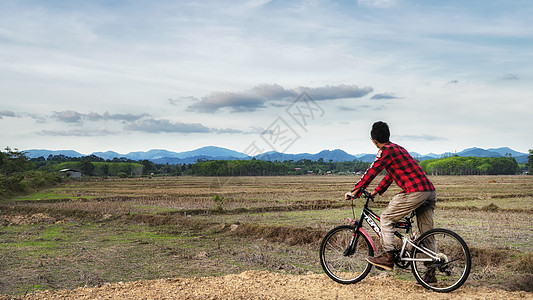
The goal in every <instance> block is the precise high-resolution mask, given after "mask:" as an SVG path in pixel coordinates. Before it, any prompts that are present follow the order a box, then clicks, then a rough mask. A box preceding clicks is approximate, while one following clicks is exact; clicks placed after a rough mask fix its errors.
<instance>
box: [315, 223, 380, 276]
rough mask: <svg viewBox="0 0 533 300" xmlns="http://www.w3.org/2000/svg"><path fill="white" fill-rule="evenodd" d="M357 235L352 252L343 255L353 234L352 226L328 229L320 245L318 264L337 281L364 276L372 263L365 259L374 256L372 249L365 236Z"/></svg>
mask: <svg viewBox="0 0 533 300" xmlns="http://www.w3.org/2000/svg"><path fill="white" fill-rule="evenodd" d="M356 234H357V235H358V239H357V246H356V248H355V251H354V253H353V254H350V255H345V251H346V249H347V248H348V247H349V246H350V241H351V239H352V237H353V235H354V227H353V226H349V225H343V226H339V227H335V228H333V229H332V230H330V231H329V232H328V233H327V234H326V236H325V237H324V239H323V240H322V244H321V245H320V264H321V265H322V269H324V272H326V274H327V275H328V276H329V277H330V278H331V279H333V280H335V281H336V282H338V283H343V284H350V283H356V282H358V281H360V280H361V279H363V278H365V277H366V275H368V272H370V269H371V268H372V265H371V264H369V263H368V262H367V261H366V258H367V257H368V256H374V249H372V246H371V244H370V241H369V240H368V239H367V237H366V236H364V235H363V234H360V233H359V232H357V233H356Z"/></svg>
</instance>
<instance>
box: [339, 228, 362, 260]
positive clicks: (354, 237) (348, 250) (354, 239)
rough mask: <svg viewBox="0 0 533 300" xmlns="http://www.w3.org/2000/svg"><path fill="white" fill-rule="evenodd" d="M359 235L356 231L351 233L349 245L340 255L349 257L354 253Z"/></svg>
mask: <svg viewBox="0 0 533 300" xmlns="http://www.w3.org/2000/svg"><path fill="white" fill-rule="evenodd" d="M359 234H360V233H359V232H358V231H357V230H354V231H353V235H352V238H351V239H350V244H349V245H348V247H347V248H346V249H345V250H344V253H343V254H342V255H344V256H350V255H352V254H354V253H355V248H356V247H357V241H358V240H359Z"/></svg>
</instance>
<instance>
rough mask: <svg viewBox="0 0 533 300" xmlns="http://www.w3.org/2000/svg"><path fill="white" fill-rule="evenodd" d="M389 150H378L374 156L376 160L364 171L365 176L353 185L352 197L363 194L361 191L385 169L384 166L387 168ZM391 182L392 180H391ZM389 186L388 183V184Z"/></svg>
mask: <svg viewBox="0 0 533 300" xmlns="http://www.w3.org/2000/svg"><path fill="white" fill-rule="evenodd" d="M388 153H389V150H388V149H386V148H385V149H384V150H381V149H380V150H379V151H378V154H377V155H376V160H374V162H373V163H372V165H370V168H368V170H366V172H365V174H363V176H362V177H361V179H360V180H359V181H358V182H357V183H356V184H355V187H354V189H353V190H352V195H353V196H354V197H356V198H357V197H359V196H361V194H362V193H363V190H364V189H365V188H366V187H367V186H368V185H369V184H370V183H371V182H372V180H374V178H375V177H376V176H377V175H378V174H379V173H380V172H381V171H383V169H385V166H387V160H388V159H387V158H388V155H387V154H388ZM391 180H392V178H391ZM389 185H390V183H389Z"/></svg>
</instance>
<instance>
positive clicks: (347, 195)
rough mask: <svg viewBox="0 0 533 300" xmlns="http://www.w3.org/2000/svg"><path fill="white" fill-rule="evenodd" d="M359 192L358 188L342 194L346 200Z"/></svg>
mask: <svg viewBox="0 0 533 300" xmlns="http://www.w3.org/2000/svg"><path fill="white" fill-rule="evenodd" d="M358 192H359V190H358V189H357V190H355V191H352V192H348V193H346V194H345V195H344V197H345V198H346V200H350V199H352V198H355V195H357V193H358Z"/></svg>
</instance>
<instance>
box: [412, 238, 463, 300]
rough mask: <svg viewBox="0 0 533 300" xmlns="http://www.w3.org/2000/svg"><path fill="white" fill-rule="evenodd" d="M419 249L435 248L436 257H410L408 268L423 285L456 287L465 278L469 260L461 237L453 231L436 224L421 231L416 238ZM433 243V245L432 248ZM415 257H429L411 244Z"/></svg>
mask: <svg viewBox="0 0 533 300" xmlns="http://www.w3.org/2000/svg"><path fill="white" fill-rule="evenodd" d="M416 244H417V246H419V247H421V248H423V249H429V250H432V249H436V251H434V252H435V253H437V255H436V256H437V257H438V260H434V261H432V262H427V261H426V262H421V261H413V263H412V265H411V270H412V272H413V275H414V276H415V278H416V280H417V281H418V282H419V283H420V284H421V285H422V286H424V287H425V288H427V289H431V290H433V291H436V292H442V293H447V292H451V291H453V290H455V289H457V288H459V287H460V286H461V285H462V284H463V283H464V282H465V281H466V279H467V278H468V275H469V274H470V268H471V265H472V260H471V257H470V250H469V249H468V246H467V245H466V243H465V241H464V240H463V239H462V238H461V237H460V236H459V235H458V234H457V233H455V232H453V231H451V230H448V229H442V228H436V229H432V230H429V231H427V232H424V234H422V235H421V236H420V237H419V238H418V239H417V241H416ZM435 247H436V248H435ZM412 257H413V258H415V259H417V258H418V259H420V258H423V259H427V258H430V257H429V256H428V255H427V254H425V253H423V252H422V251H420V250H418V249H416V248H414V249H413V253H412Z"/></svg>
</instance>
